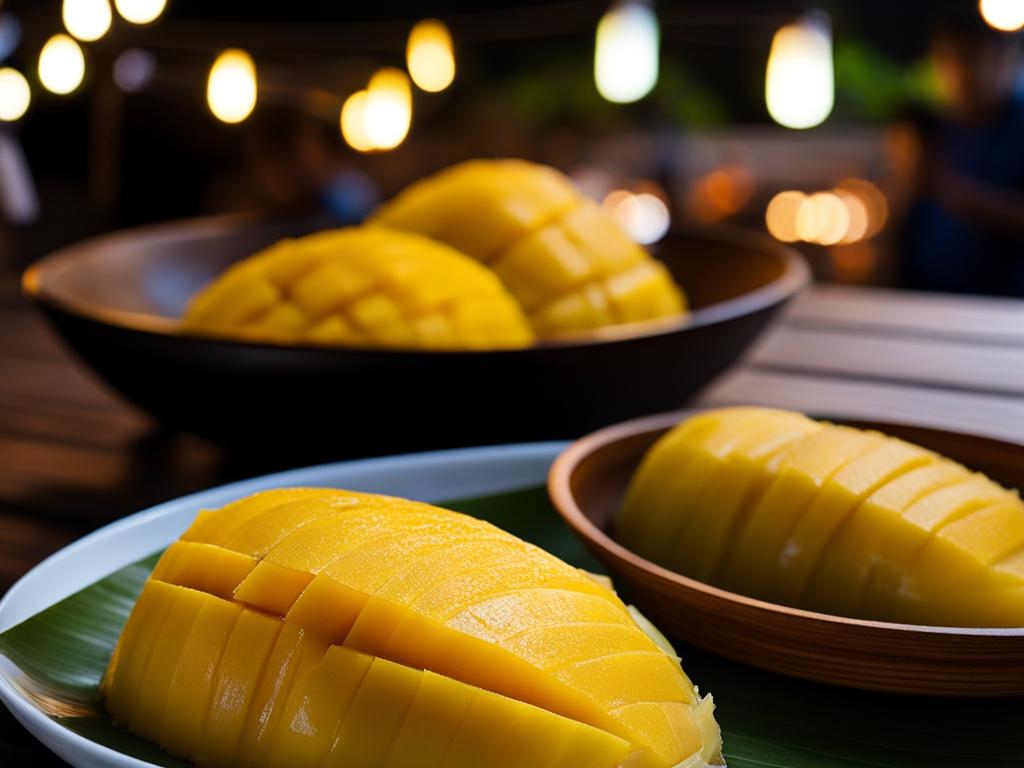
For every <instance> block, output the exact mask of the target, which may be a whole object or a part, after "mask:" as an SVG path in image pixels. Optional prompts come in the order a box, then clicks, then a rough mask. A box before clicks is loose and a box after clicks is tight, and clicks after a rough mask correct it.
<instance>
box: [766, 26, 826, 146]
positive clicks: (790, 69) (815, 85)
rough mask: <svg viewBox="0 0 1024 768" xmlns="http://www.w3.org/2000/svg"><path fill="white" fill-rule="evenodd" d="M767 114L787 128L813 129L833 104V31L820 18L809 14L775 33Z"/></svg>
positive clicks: (770, 56)
mask: <svg viewBox="0 0 1024 768" xmlns="http://www.w3.org/2000/svg"><path fill="white" fill-rule="evenodd" d="M765 102H766V104H767V105H768V113H769V114H770V115H771V116H772V119H773V120H775V122H777V123H778V124H779V125H783V126H785V127H786V128H813V127H814V126H816V125H819V124H821V123H822V122H824V121H825V119H826V118H827V117H828V116H829V115H830V114H831V112H832V107H833V105H834V103H835V75H834V72H833V65H832V31H831V29H830V27H829V24H828V19H827V17H825V16H824V15H823V14H810V15H808V16H807V17H805V18H804V19H802V20H801V21H800V22H798V23H796V24H789V25H787V26H784V27H782V28H781V29H780V30H779V31H778V32H776V33H775V38H774V39H773V40H772V47H771V52H770V53H769V55H768V68H767V71H766V74H765Z"/></svg>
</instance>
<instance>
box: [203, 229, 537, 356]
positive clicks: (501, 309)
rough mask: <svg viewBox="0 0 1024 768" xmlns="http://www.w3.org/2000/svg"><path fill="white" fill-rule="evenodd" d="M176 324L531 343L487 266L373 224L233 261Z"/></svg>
mask: <svg viewBox="0 0 1024 768" xmlns="http://www.w3.org/2000/svg"><path fill="white" fill-rule="evenodd" d="M183 327H184V328H185V329H186V330H187V331H192V332H197V333H205V334H214V335H220V336H237V337H241V338H245V339H249V340H253V341H264V342H283V343H292V342H309V343H317V344H341V345H346V346H383V347H398V348H409V349H499V348H514V347H523V346H527V345H529V344H531V343H532V342H533V333H532V332H531V331H530V328H529V326H528V324H527V322H526V319H525V317H524V316H523V313H522V310H521V309H520V308H519V305H518V304H517V303H516V301H515V299H513V298H512V296H511V295H510V294H509V293H508V291H507V290H506V289H505V288H504V287H503V286H502V284H501V282H500V281H499V280H498V278H497V277H495V275H494V274H493V273H492V272H491V271H490V270H488V269H487V268H485V267H483V266H481V265H480V264H477V263H476V262H475V261H474V260H473V259H471V258H468V257H467V256H464V255H463V254H461V253H459V252H458V251H456V250H455V249H453V248H451V247H449V246H447V245H445V244H444V243H441V242H437V241H434V240H431V239H429V238H426V237H422V236H421V235H417V234H414V233H410V232H396V231H390V230H387V229H384V228H383V227H378V226H364V227H349V228H347V229H337V230H328V231H325V232H320V233H317V234H315V235H308V236H306V237H301V238H297V239H294V240H284V241H282V242H280V243H277V244H276V245H274V246H271V247H270V248H268V249H266V250H264V251H261V252H259V253H256V254H254V255H253V256H250V257H249V258H247V259H244V260H242V261H241V262H238V263H237V264H235V265H234V266H232V267H231V268H229V269H228V270H227V271H226V272H224V274H222V275H221V276H219V277H218V278H217V279H215V280H214V281H213V282H212V283H210V284H209V285H208V286H206V287H205V288H203V289H202V290H201V291H200V292H199V293H198V294H197V295H196V296H195V297H194V298H193V299H192V301H191V303H190V304H189V306H188V309H187V310H186V312H185V316H184V318H183Z"/></svg>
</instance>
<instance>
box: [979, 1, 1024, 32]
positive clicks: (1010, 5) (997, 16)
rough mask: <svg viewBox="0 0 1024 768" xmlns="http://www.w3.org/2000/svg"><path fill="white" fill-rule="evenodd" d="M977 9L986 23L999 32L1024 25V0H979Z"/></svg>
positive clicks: (1014, 30)
mask: <svg viewBox="0 0 1024 768" xmlns="http://www.w3.org/2000/svg"><path fill="white" fill-rule="evenodd" d="M978 10H979V12H980V13H981V18H983V19H984V20H985V23H986V24H988V25H989V26H990V27H992V28H993V29H998V30H999V31H1001V32H1016V31H1017V30H1018V29H1021V28H1022V27H1024V0H979V2H978Z"/></svg>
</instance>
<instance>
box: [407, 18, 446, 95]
mask: <svg viewBox="0 0 1024 768" xmlns="http://www.w3.org/2000/svg"><path fill="white" fill-rule="evenodd" d="M405 61H406V65H407V66H408V68H409V75H410V77H412V81H413V82H414V83H416V86H417V87H418V88H420V89H422V90H424V91H429V92H430V93H437V92H438V91H443V90H444V89H445V88H447V87H448V86H449V85H451V84H452V81H453V80H454V79H455V53H454V52H453V50H452V36H451V34H450V33H449V32H448V27H446V26H445V25H444V23H443V22H440V21H438V20H437V19H426V20H425V21H421V22H420V23H419V24H417V25H416V26H415V27H413V28H412V32H410V33H409V42H408V43H407V44H406V47H405Z"/></svg>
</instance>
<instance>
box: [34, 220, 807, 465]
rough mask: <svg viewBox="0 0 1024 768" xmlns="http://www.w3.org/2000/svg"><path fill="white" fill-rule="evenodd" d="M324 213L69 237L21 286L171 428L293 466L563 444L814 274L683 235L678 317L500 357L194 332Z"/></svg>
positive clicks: (662, 390)
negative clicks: (683, 311)
mask: <svg viewBox="0 0 1024 768" xmlns="http://www.w3.org/2000/svg"><path fill="white" fill-rule="evenodd" d="M325 226H329V223H328V222H324V221H322V220H317V219H289V220H269V219H260V218H254V217H227V218H213V219H197V220H191V221H182V222H177V223H171V224H164V225H158V226H154V227H148V228H145V229H140V230H135V231H129V232H122V233H117V234H113V235H109V236H106V237H101V238H98V239H95V240H91V241H88V242H84V243H80V244H78V245H74V246H72V247H70V248H66V249H64V250H63V251H60V252H58V253H55V254H53V255H51V256H49V257H47V258H45V259H43V260H42V261H41V262H39V263H37V264H36V265H34V266H33V267H32V268H30V269H29V270H28V271H27V272H26V273H25V277H24V281H23V284H24V289H25V291H26V293H27V294H28V295H29V296H30V297H31V298H33V299H34V300H35V301H36V302H37V303H38V304H39V305H40V306H41V307H42V308H43V310H44V311H45V312H46V313H47V315H48V316H49V317H50V319H51V321H52V322H53V324H54V325H55V326H56V328H57V330H58V331H59V332H60V333H61V334H62V335H63V336H64V338H65V340H66V341H67V342H68V344H70V345H71V347H73V348H74V349H75V351H77V352H78V354H79V355H80V356H81V357H82V358H83V359H84V360H85V361H86V362H88V363H89V364H90V365H91V366H92V367H93V368H95V369H96V371H98V372H99V373H100V375H102V376H103V377H104V378H105V379H106V380H107V381H108V382H109V383H110V384H111V385H112V386H113V387H114V388H115V389H117V390H118V391H119V392H121V394H123V395H124V396H125V397H127V398H128V399H129V400H132V401H134V402H135V403H137V404H138V405H139V406H141V407H142V408H144V409H145V410H147V411H149V412H151V413H152V414H154V415H155V416H156V417H157V418H158V419H160V420H161V421H163V422H164V423H166V424H169V425H172V426H176V427H182V428H185V429H187V430H190V431H193V432H197V433H200V434H203V435H206V436H208V437H212V438H214V439H217V440H220V441H223V442H228V443H234V444H240V445H242V446H250V445H251V446H255V447H256V448H257V449H258V450H260V451H261V452H266V451H269V450H273V449H274V447H275V446H284V447H285V448H286V449H287V450H288V452H289V455H290V456H292V457H293V460H294V461H295V462H296V463H298V462H299V460H300V459H301V458H309V457H308V456H306V454H310V453H313V454H316V456H317V457H319V456H321V455H329V456H330V457H331V458H341V457H345V456H358V455H370V454H377V453H396V452H402V451H411V450H418V449H424V448H441V447H445V446H454V445H473V444H483V443H504V442H516V441H522V440H541V439H550V438H569V437H575V436H577V435H580V434H583V433H584V432H586V431H589V430H592V429H596V428H598V427H600V426H603V425H605V424H608V423H610V422H612V421H616V420H620V419H626V418H631V417H634V416H638V415H640V414H643V413H650V412H651V410H652V409H660V410H668V409H670V408H678V407H680V406H682V405H683V404H685V402H686V399H687V397H688V396H690V395H691V394H693V393H694V392H696V391H697V390H698V389H700V388H701V387H702V386H703V385H704V384H706V383H707V382H708V381H709V380H710V379H711V378H713V377H714V376H715V375H717V374H718V373H720V372H721V371H722V370H723V369H724V368H726V367H727V366H728V365H729V364H730V363H732V362H733V361H734V360H735V359H736V358H737V357H738V356H739V355H740V354H741V353H742V352H743V351H744V350H745V349H746V348H747V346H748V345H749V344H750V343H751V342H752V341H753V340H754V338H756V337H757V335H758V334H759V333H760V332H761V331H762V330H763V329H764V328H765V327H766V326H767V324H768V323H769V322H770V321H771V319H772V318H773V317H774V316H775V315H776V313H778V311H779V310H780V309H781V308H782V306H783V305H784V304H785V303H786V302H787V301H788V300H789V299H790V298H791V297H792V296H793V295H794V294H796V293H797V292H798V291H799V290H800V288H801V287H802V286H803V285H804V284H805V283H806V282H807V280H808V270H807V267H806V266H805V264H804V262H803V260H802V259H801V258H800V257H799V255H798V254H796V253H795V252H794V251H793V250H792V249H790V248H789V247H787V246H784V245H781V244H779V243H776V242H774V241H772V240H771V239H769V238H767V237H764V236H760V235H757V234H755V233H752V232H743V231H734V230H724V229H723V230H714V231H711V230H707V231H705V230H687V231H684V232H677V233H674V234H672V235H670V236H669V237H668V238H667V239H666V240H665V241H664V242H663V243H662V244H661V246H660V248H659V256H661V257H662V258H663V259H664V260H665V262H666V264H667V265H668V266H669V268H670V269H671V270H672V271H673V273H674V274H675V276H676V277H677V278H678V279H679V280H680V282H681V283H682V285H684V286H685V287H686V291H687V293H688V294H689V297H690V300H691V304H692V306H693V309H694V311H693V312H692V313H691V314H690V315H689V316H688V317H687V318H686V319H685V321H682V320H681V321H679V322H671V323H661V324H656V325H651V326H643V327H629V328H627V329H622V328H619V329H609V330H608V331H607V332H595V333H591V334H587V335H581V336H580V337H578V338H574V339H572V340H567V341H563V342H559V343H549V344H542V345H538V346H536V347H532V348H529V349H521V350H504V351H492V352H475V351H463V352H458V351H453V352H436V351H417V350H383V349H345V348H324V347H310V346H306V347H303V346H286V345H273V344H258V343H249V342H244V341H233V340H225V339H207V338H197V337H195V336H186V335H182V334H180V333H179V331H178V318H179V317H180V315H181V313H182V311H183V309H184V307H185V305H186V303H187V301H188V299H189V298H190V297H191V296H192V295H193V294H194V293H195V291H196V290H198V289H199V288H200V287H201V286H202V285H204V284H205V283H206V282H207V281H209V280H210V279H212V278H213V277H214V276H215V275H217V274H219V273H220V272H221V271H222V270H223V269H224V268H225V267H227V266H228V265H229V264H231V263H232V262H234V261H236V260H238V259H240V258H243V257H245V256H248V255H249V254H251V253H252V252H254V251H256V250H258V249H260V248H262V247H265V246H267V245H269V244H270V243H273V242H275V241H277V240H279V239H281V238H282V237H285V236H295V235H299V234H303V233H307V232H311V231H316V230H317V229H322V228H324V227H325Z"/></svg>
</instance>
